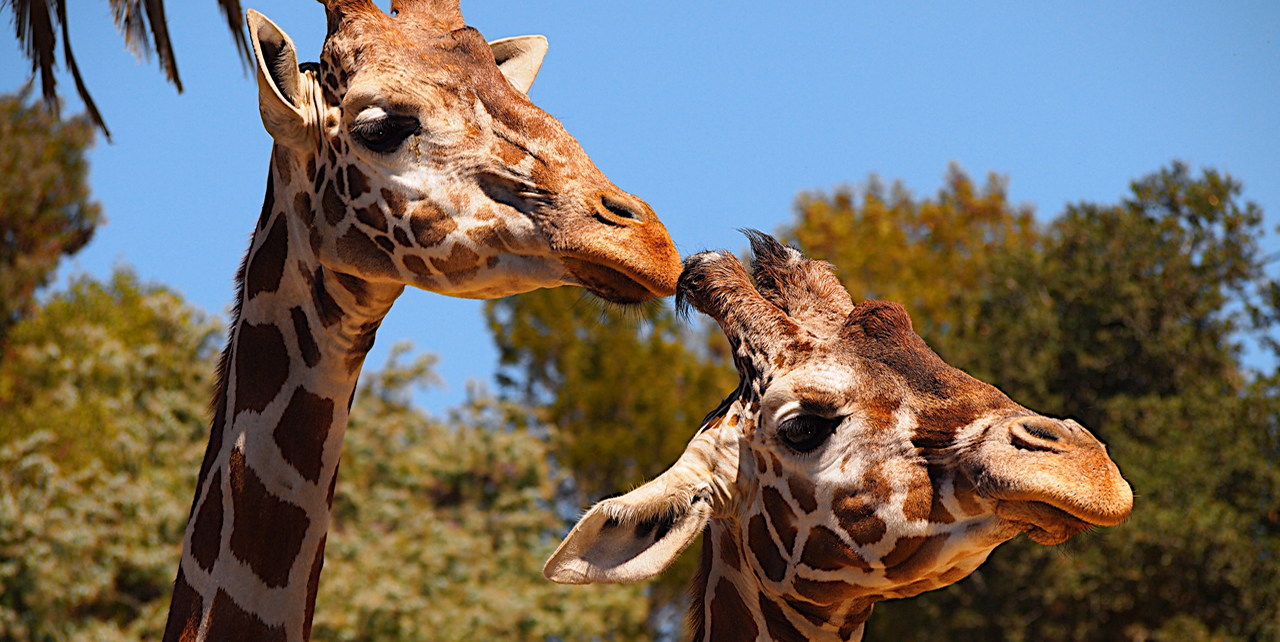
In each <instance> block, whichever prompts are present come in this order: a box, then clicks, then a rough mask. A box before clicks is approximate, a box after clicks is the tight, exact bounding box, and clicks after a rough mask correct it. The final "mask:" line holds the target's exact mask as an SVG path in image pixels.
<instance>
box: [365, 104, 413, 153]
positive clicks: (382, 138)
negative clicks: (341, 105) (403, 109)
mask: <svg viewBox="0 0 1280 642" xmlns="http://www.w3.org/2000/svg"><path fill="white" fill-rule="evenodd" d="M370 111H373V110H370ZM377 111H378V112H379V113H381V112H382V110H381V109H379V110H377ZM421 128H422V126H421V125H420V124H419V123H418V119H417V118H414V117H413V116H398V115H395V114H387V115H381V116H380V117H375V118H369V119H361V120H357V121H356V123H355V124H354V125H352V126H351V135H352V136H353V137H354V138H355V139H356V141H357V142H359V143H360V144H361V145H364V146H365V147H367V148H369V149H370V150H372V151H375V152H378V153H379V154H386V153H389V152H393V151H395V150H396V148H397V147H400V144H401V143H403V142H404V140H405V139H406V138H408V137H410V136H412V135H414V134H416V133H418V131H419V130H420V129H421Z"/></svg>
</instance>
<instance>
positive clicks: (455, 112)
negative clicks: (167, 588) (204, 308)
mask: <svg viewBox="0 0 1280 642" xmlns="http://www.w3.org/2000/svg"><path fill="white" fill-rule="evenodd" d="M322 1H323V2H324V4H325V9H326V12H327V16H328V34H327V36H326V38H325V41H324V46H323V49H322V51H321V54H320V62H319V64H306V65H302V66H301V67H300V66H299V65H298V62H297V58H296V55H295V51H294V46H293V43H292V41H291V40H290V39H289V37H288V36H287V35H285V33H284V32H283V31H281V30H280V29H279V28H278V27H276V26H275V25H274V24H273V23H272V22H271V21H269V20H267V19H266V18H265V17H263V16H262V15H260V14H258V13H256V12H254V11H249V12H248V25H249V30H250V36H251V38H250V40H251V42H252V44H253V51H254V54H255V58H256V62H257V79H258V89H259V106H260V109H261V112H262V120H263V124H264V125H265V126H266V129H267V131H268V132H269V133H270V134H271V136H272V138H273V139H274V141H275V145H274V147H273V150H272V155H271V168H270V173H269V174H268V177H267V193H266V199H265V202H264V203H263V206H262V213H261V216H260V218H259V219H258V223H257V227H256V229H255V230H254V234H253V241H252V242H251V244H250V249H249V252H248V254H247V255H246V258H245V262H244V265H243V267H242V269H241V272H240V275H239V276H238V279H237V280H238V282H239V284H240V285H239V294H238V298H237V307H236V310H237V311H236V314H235V315H234V316H233V320H232V324H231V336H230V341H229V343H228V346H227V349H226V351H225V352H224V353H223V358H222V363H221V367H220V372H219V385H218V392H217V397H216V398H215V401H214V419H213V423H212V426H211V430H210V436H209V446H208V449H207V450H206V452H205V456H204V461H203V463H202V464H201V468H200V475H199V480H198V483H197V489H196V495H195V498H194V500H193V502H192V508H191V517H190V519H189V521H188V524H187V529H186V533H185V535H184V537H183V547H182V559H181V563H180V567H179V570H178V575H177V579H176V581H175V583H174V592H173V602H172V604H171V606H170V610H169V620H168V625H167V627H166V630H165V640H170V641H176V640H183V641H187V640H204V639H209V640H281V641H288V642H301V641H303V640H306V639H308V638H309V636H310V629H311V619H312V613H313V610H314V607H315V596H316V588H317V585H318V582H319V579H320V568H321V565H322V563H323V558H324V543H325V536H326V533H327V531H328V526H329V509H330V504H331V502H332V499H333V489H334V483H335V482H336V479H337V469H338V460H339V455H340V453H341V449H342V439H343V434H344V432H345V430H346V426H347V415H348V411H349V409H350V405H351V399H352V396H353V394H354V391H355V386H356V379H357V376H358V374H359V372H360V367H361V364H362V363H363V361H364V357H365V354H366V353H367V352H368V350H369V348H370V347H371V346H372V344H373V338H374V333H375V332H376V330H377V328H378V325H379V323H380V322H381V320H382V318H383V317H384V315H386V313H387V311H388V310H389V309H390V308H391V304H392V303H393V302H394V301H395V299H396V297H397V296H399V295H400V293H401V292H402V291H403V290H404V286H405V285H406V284H407V285H414V286H417V287H420V288H423V289H426V290H431V291H434V292H439V293H442V294H448V295H452V296H463V297H475V298H481V297H498V296H504V295H508V294H515V293H518V292H525V291H528V290H532V289H535V288H541V287H555V286H559V285H581V286H584V287H586V288H587V289H589V290H590V291H592V292H594V293H595V294H597V295H599V296H601V297H603V298H605V299H608V300H611V301H616V302H636V301H642V300H645V299H649V298H652V297H655V296H660V295H667V294H671V293H672V292H673V291H674V290H675V283H676V279H677V276H678V275H679V271H680V260H679V255H678V254H677V252H676V250H675V247H674V246H673V245H672V243H671V239H670V237H669V236H668V235H667V232H666V229H665V228H663V226H662V223H661V222H659V221H658V219H657V218H656V217H655V216H654V214H653V212H652V210H650V209H649V207H648V206H647V205H646V204H645V203H644V202H643V201H641V200H639V199H637V198H635V197H634V196H631V195H629V194H627V193H625V192H622V191H621V190H619V189H618V188H617V187H615V186H614V185H613V183H611V182H609V180H608V179H607V178H605V177H604V175H603V174H601V172H600V171H599V170H598V169H596V167H595V165H593V164H592V163H591V161H590V159H588V158H587V155H586V154H585V153H584V152H583V151H582V149H581V147H579V145H578V143H577V141H575V140H574V139H573V137H571V136H570V135H569V134H568V133H566V132H565V130H564V128H563V127H562V126H561V125H560V123H559V122H557V121H556V120H555V119H554V118H552V117H551V116H549V115H548V114H546V113H545V112H543V111H541V110H540V109H538V108H537V107H535V106H534V105H533V104H532V103H531V102H529V100H528V98H526V97H525V92H526V91H527V90H528V88H529V86H530V85H531V84H532V83H533V78H534V75H535V74H536V73H537V71H538V68H539V66H540V65H541V63H542V56H543V54H544V53H545V52H546V40H545V39H544V38H542V37H541V36H527V37H522V38H511V39H506V40H500V41H497V42H494V43H491V44H490V43H486V42H485V41H484V39H483V38H482V37H481V36H480V34H479V33H478V32H477V31H475V30H474V29H471V28H468V27H466V26H465V25H464V24H463V20H462V15H461V13H460V12H459V10H458V3H457V0H417V1H414V0H396V1H394V2H392V5H391V8H392V11H391V15H387V14H385V13H383V12H382V11H381V10H380V9H378V8H377V7H376V6H375V5H374V4H373V2H372V1H371V0H322Z"/></svg>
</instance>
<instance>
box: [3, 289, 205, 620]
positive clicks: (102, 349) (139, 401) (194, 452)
mask: <svg viewBox="0 0 1280 642" xmlns="http://www.w3.org/2000/svg"><path fill="white" fill-rule="evenodd" d="M215 334H216V333H215V329H214V325H213V324H212V323H210V321H209V320H208V319H205V318H204V317H203V316H202V315H199V314H197V313H195V312H194V311H193V310H191V309H190V308H189V307H187V306H186V305H184V304H183V303H182V301H181V299H180V298H178V297H177V296H176V295H174V294H173V293H172V292H169V291H167V290H164V289H163V288H158V287H154V286H143V285H140V284H138V283H137V281H136V280H135V279H134V278H133V277H132V276H131V275H129V274H128V273H117V274H116V275H115V277H114V278H113V280H112V281H111V282H110V283H105V284H104V283H97V282H94V281H92V280H89V279H80V280H77V281H75V282H74V283H73V284H72V286H71V288H70V289H69V290H68V291H67V292H64V293H59V294H57V295H55V296H54V297H53V298H52V299H51V300H50V301H49V302H48V303H47V304H46V305H45V306H43V307H42V308H40V309H38V310H36V311H35V312H34V314H33V315H32V316H31V317H30V318H28V319H25V320H23V321H22V322H20V323H18V324H17V325H16V326H15V327H14V328H13V331H12V333H11V349H10V353H9V356H8V358H6V359H5V360H4V361H3V362H0V640H4V641H6V642H8V641H11V640H12V641H16V640H62V639H78V640H104V639H140V638H143V637H147V638H158V637H159V635H160V633H161V632H162V631H163V630H164V623H165V616H166V612H167V606H168V603H169V598H168V595H169V591H170V589H171V587H172V583H173V563H174V560H176V559H177V547H178V546H179V545H180V543H181V541H182V532H183V528H184V527H185V526H186V522H187V515H188V512H189V510H190V495H191V489H192V486H193V485H194V479H192V478H191V471H194V470H196V469H197V468H198V467H199V462H200V457H201V454H202V451H203V445H204V443H205V441H206V439H207V434H208V423H207V421H206V414H205V408H206V405H207V403H208V402H207V398H208V397H207V396H208V393H209V391H210V390H211V389H212V373H213V371H214V362H213V357H214V354H215V351H216V337H215Z"/></svg>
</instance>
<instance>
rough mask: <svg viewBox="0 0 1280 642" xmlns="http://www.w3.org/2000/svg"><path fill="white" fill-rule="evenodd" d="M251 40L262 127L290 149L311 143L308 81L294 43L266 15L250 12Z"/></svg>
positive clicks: (248, 16) (247, 16)
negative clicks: (299, 63) (301, 67)
mask: <svg viewBox="0 0 1280 642" xmlns="http://www.w3.org/2000/svg"><path fill="white" fill-rule="evenodd" d="M245 17H246V21H247V22H248V24H249V41H250V42H251V43H253V57H254V61H255V63H256V64H255V66H256V67H257V77H258V110H259V111H261V112H262V125H263V126H264V127H266V129H267V133H269V134H271V137H272V138H274V139H276V142H279V143H283V144H285V145H289V146H290V147H302V146H304V145H306V144H308V143H309V136H308V132H309V131H310V129H311V128H310V127H309V118H308V116H307V114H308V111H309V110H307V109H306V108H307V103H308V96H309V94H308V92H307V91H306V83H307V82H309V79H308V78H307V77H305V76H303V75H302V72H301V71H300V70H299V69H298V56H297V53H296V50H295V49H294V46H293V40H291V39H289V36H288V34H286V33H285V32H284V31H282V30H281V29H280V27H277V26H276V24H275V23H274V22H271V20H269V19H267V17H266V16H264V15H262V14H260V13H258V12H257V11H254V10H253V9H250V10H248V11H247V12H246V13H245Z"/></svg>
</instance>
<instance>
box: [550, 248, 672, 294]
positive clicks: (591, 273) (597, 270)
mask: <svg viewBox="0 0 1280 642" xmlns="http://www.w3.org/2000/svg"><path fill="white" fill-rule="evenodd" d="M560 260H561V262H563V263H564V266H565V269H567V270H568V271H569V274H571V275H573V277H574V278H575V279H577V281H578V284H579V285H581V286H582V287H584V288H586V289H587V290H588V291H589V292H591V293H592V294H594V295H596V296H598V297H600V298H602V299H604V300H606V301H609V302H611V303H643V302H645V301H648V300H650V299H653V298H656V297H659V296H663V295H665V294H670V293H669V292H665V288H663V287H662V286H661V285H660V284H658V283H644V282H641V281H639V280H637V278H636V277H632V276H629V275H627V274H624V273H623V272H621V271H619V270H617V269H614V268H613V267H610V266H607V265H601V264H599V263H594V262H592V261H590V260H588V259H582V258H576V257H569V256H566V257H562V258H561V259H560Z"/></svg>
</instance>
